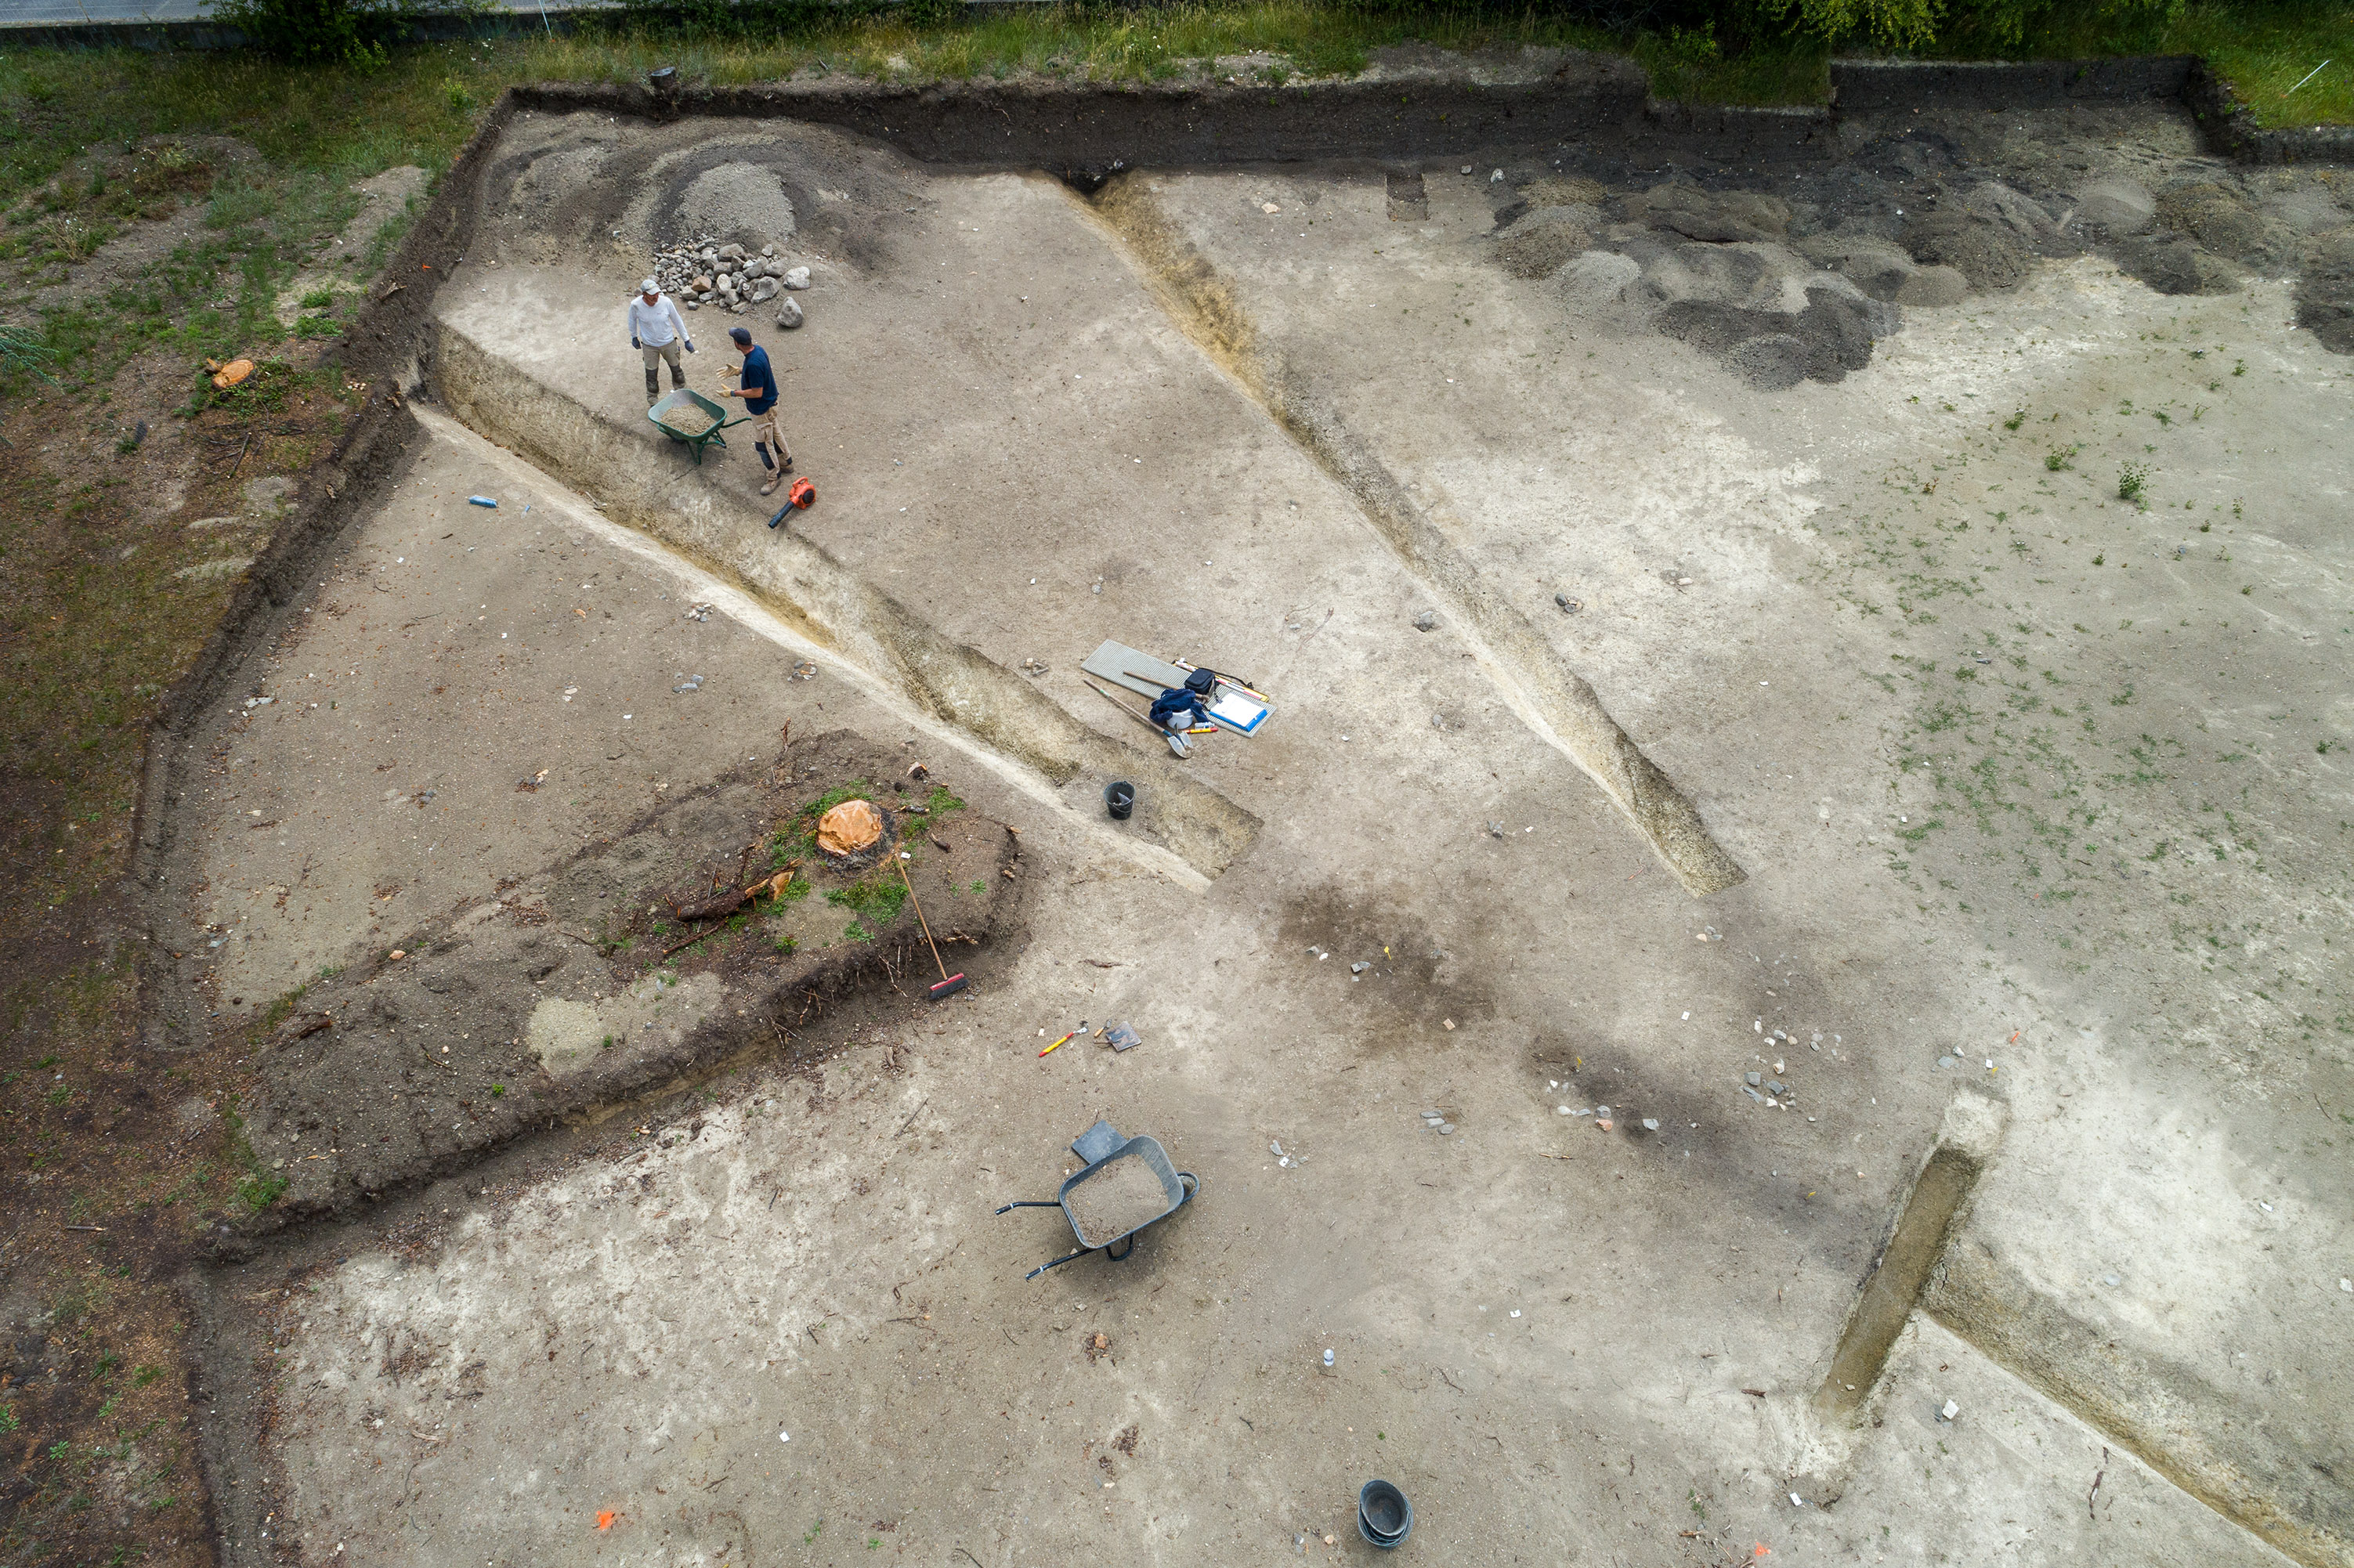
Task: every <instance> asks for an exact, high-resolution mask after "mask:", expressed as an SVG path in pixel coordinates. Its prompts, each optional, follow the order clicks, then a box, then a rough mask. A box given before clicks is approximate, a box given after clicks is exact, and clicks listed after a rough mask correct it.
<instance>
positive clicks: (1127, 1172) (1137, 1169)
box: [1063, 1155, 1169, 1246]
mask: <svg viewBox="0 0 2354 1568" xmlns="http://www.w3.org/2000/svg"><path fill="white" fill-rule="evenodd" d="M1063 1202H1064V1203H1065V1204H1066V1205H1067V1206H1068V1208H1069V1209H1070V1211H1071V1223H1072V1224H1073V1225H1075V1226H1076V1227H1077V1230H1078V1233H1079V1241H1080V1243H1081V1244H1082V1245H1087V1246H1101V1245H1104V1244H1105V1243H1106V1242H1110V1241H1117V1240H1119V1238H1120V1237H1121V1236H1122V1235H1125V1234H1127V1233H1128V1232H1129V1231H1132V1230H1134V1229H1136V1227H1137V1226H1139V1225H1146V1224H1151V1223H1152V1222H1153V1221H1155V1220H1157V1219H1159V1218H1160V1217H1161V1215H1163V1214H1165V1213H1168V1212H1169V1190H1168V1189H1167V1188H1165V1187H1163V1186H1161V1178H1160V1176H1159V1175H1157V1174H1156V1173H1155V1172H1154V1171H1153V1169H1152V1167H1151V1166H1150V1165H1147V1164H1146V1163H1145V1162H1144V1161H1143V1160H1140V1159H1139V1158H1137V1157H1136V1156H1135V1155H1129V1156H1128V1157H1127V1158H1125V1159H1121V1160H1113V1161H1112V1162H1111V1163H1110V1164H1108V1165H1107V1166H1105V1167H1103V1169H1101V1170H1099V1171H1097V1172H1096V1173H1095V1174H1094V1175H1092V1176H1090V1177H1088V1178H1087V1180H1086V1181H1082V1182H1080V1183H1079V1184H1078V1185H1077V1186H1076V1187H1074V1188H1072V1189H1071V1190H1070V1192H1067V1193H1066V1194H1065V1195H1064V1198H1063Z"/></svg>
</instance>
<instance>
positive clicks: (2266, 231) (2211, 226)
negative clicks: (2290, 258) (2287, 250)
mask: <svg viewBox="0 0 2354 1568" xmlns="http://www.w3.org/2000/svg"><path fill="white" fill-rule="evenodd" d="M2158 219H2159V221H2160V222H2162V223H2164V224H2165V225H2166V227H2167V228H2171V229H2173V230H2174V231H2175V232H2176V233H2178V234H2182V235H2187V236H2189V237H2190V238H2193V239H2196V240H2197V241H2198V242H2199V243H2200V245H2202V246H2204V247H2206V249H2209V250H2211V251H2213V252H2215V253H2216V254H2217V255H2219V256H2224V257H2229V258H2230V259H2231V260H2234V261H2243V262H2247V263H2249V264H2251V265H2254V266H2264V265H2266V264H2269V263H2271V262H2274V261H2277V260H2279V259H2280V256H2281V253H2282V250H2283V249H2284V247H2285V240H2286V238H2287V236H2286V234H2285V233H2284V232H2283V230H2282V228H2281V226H2280V225H2279V224H2277V223H2275V222H2274V221H2273V220H2272V219H2271V218H2268V217H2264V215H2263V214H2261V213H2259V212H2257V211H2256V209H2255V208H2254V207H2250V206H2249V205H2248V203H2247V202H2246V200H2245V199H2244V198H2243V197H2242V196H2241V195H2240V193H2239V192H2237V191H2234V190H2231V189H2228V188H2226V187H2224V186H2222V185H2217V184H2215V183H2214V182H2212V181H2211V180H2197V181H2193V182H2191V183H2190V184H2188V185H2174V186H2171V187H2169V188H2168V189H2167V190H2165V191H2162V192H2160V193H2159V195H2158ZM2167 292H2168V293H2179V292H2181V291H2179V290H2168V291H2167Z"/></svg>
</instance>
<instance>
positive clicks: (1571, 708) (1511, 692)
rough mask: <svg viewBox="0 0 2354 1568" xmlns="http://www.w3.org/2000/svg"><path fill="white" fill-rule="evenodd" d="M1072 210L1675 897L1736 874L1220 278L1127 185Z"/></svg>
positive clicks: (1692, 816)
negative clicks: (1402, 575) (1301, 384)
mask: <svg viewBox="0 0 2354 1568" xmlns="http://www.w3.org/2000/svg"><path fill="white" fill-rule="evenodd" d="M1074 199H1080V198H1077V197H1075V198H1074ZM1082 205H1083V206H1085V207H1087V210H1088V211H1089V212H1091V213H1092V214H1094V215H1095V216H1096V217H1097V218H1098V219H1099V220H1100V221H1101V222H1102V223H1103V224H1104V225H1105V226H1106V227H1107V228H1109V230H1110V231H1111V233H1112V234H1113V235H1114V236H1115V237H1116V238H1118V240H1119V243H1120V245H1121V247H1122V249H1123V250H1124V251H1125V252H1126V254H1127V255H1128V257H1129V260H1130V261H1131V262H1132V263H1133V264H1134V266H1135V267H1136V269H1137V270H1138V272H1139V273H1140V274H1141V275H1142V277H1143V279H1144V281H1145V284H1146V286H1147V288H1148V289H1150V291H1151V293H1152V295H1153V298H1154V299H1155V300H1156V301H1158V302H1159V303H1160V304H1161V308H1162V310H1163V311H1165V312H1166V313H1168V315H1169V317H1170V319H1171V320H1172V322H1173V323H1175V324H1176V325H1177V327H1178V328H1179V329H1180V330H1181V331H1182V332H1183V333H1184V334H1186V336H1187V337H1189V338H1191V339H1192V340H1193V343H1194V344H1195V345H1196V346H1198V347H1199V348H1200V349H1201V350H1202V352H1203V354H1204V355H1206V356H1208V358H1209V359H1210V360H1211V361H1212V363H1214V364H1215V365H1217V366H1219V367H1220V368H1221V369H1223V370H1224V371H1225V373H1226V374H1227V375H1229V376H1232V377H1233V378H1234V380H1235V383H1236V384H1237V385H1239V386H1240V387H1242V388H1243V390H1244V391H1245V392H1246V394H1248V396H1249V397H1251V399H1252V400H1253V401H1254V402H1256V403H1257V405H1258V406H1259V407H1260V408H1262V409H1263V410H1265V412H1266V413H1267V416H1268V418H1272V419H1273V420H1274V421H1275V422H1276V424H1277V425H1278V426H1279V427H1281V428H1282V429H1283V430H1284V431H1285V433H1286V434H1288V435H1289V436H1290V437H1291V439H1292V440H1294V441H1295V442H1297V443H1298V444H1299V447H1300V448H1301V450H1304V451H1305V452H1306V453H1307V454H1308V455H1309V456H1310V458H1311V459H1313V460H1314V461H1315V462H1316V464H1317V466H1318V467H1320V468H1321V469H1322V470H1323V471H1325V472H1326V473H1327V474H1329V475H1331V477H1332V479H1333V480H1334V481H1335V482H1338V483H1339V484H1340V485H1341V488H1342V489H1344V490H1345V491H1347V492H1348V493H1349V494H1350V495H1352V497H1354V498H1355V500H1356V503H1357V506H1358V509H1359V511H1360V512H1361V513H1362V514H1363V516H1364V518H1365V520H1366V522H1367V523H1368V524H1371V525H1372V528H1373V533H1374V534H1375V535H1377V536H1378V537H1379V538H1380V539H1381V540H1382V542H1383V543H1384V545H1386V546H1389V549H1390V551H1391V553H1392V555H1394V556H1395V557H1396V559H1397V561H1398V563H1399V564H1400V565H1401V566H1403V567H1405V570H1406V571H1407V572H1408V573H1410V574H1411V575H1412V576H1413V577H1414V578H1415V579H1416V581H1417V582H1419V583H1420V584H1422V585H1423V587H1424V588H1427V589H1428V590H1429V591H1430V592H1431V593H1432V594H1434V595H1435V596H1437V598H1438V599H1440V600H1441V601H1443V602H1444V603H1445V604H1446V606H1447V609H1448V610H1449V611H1450V612H1451V614H1452V616H1453V618H1454V620H1455V622H1456V625H1457V627H1458V630H1459V632H1460V633H1461V635H1462V636H1463V638H1464V640H1465V641H1466V642H1467V643H1469V646H1470V650H1471V652H1472V655H1473V657H1474V658H1476V659H1477V660H1478V661H1479V665H1480V668H1481V669H1482V670H1483V671H1484V672H1485V673H1487V675H1488V678H1489V679H1490V681H1491V682H1492V683H1494V684H1495V686H1496V689H1497V691H1498V693H1499V694H1500V695H1501V696H1502V697H1503V698H1504V701H1505V703H1506V704H1507V705H1509V706H1510V707H1511V709H1512V711H1513V712H1514V713H1515V714H1516V715H1519V717H1520V719H1521V721H1522V723H1524V724H1526V725H1527V726H1529V727H1530V728H1531V729H1532V730H1534V731H1535V732H1536V733H1537V735H1538V736H1541V737H1542V738H1543V740H1544V741H1545V743H1546V744H1547V745H1549V746H1551V747H1553V748H1554V749H1555V750H1557V751H1559V752H1561V753H1562V755H1564V757H1566V758H1569V759H1570V760H1571V761H1572V762H1574V763H1575V764H1576V765H1577V766H1578V767H1579V768H1582V769H1583V770H1584V771H1585V773H1586V775H1587V776H1588V777H1590V778H1592V779H1594V781H1595V782H1596V784H1598V785H1600V786H1601V787H1602V791H1603V793H1604V794H1605V795H1606V796H1607V797H1608V798H1609V799H1610V800H1611V802H1612V803H1613V804H1615V805H1616V806H1617V808H1618V809H1619V810H1622V811H1624V812H1625V813H1626V814H1627V816H1628V818H1629V819H1630V820H1632V821H1633V822H1634V824H1635V826H1636V828H1637V829H1638V831H1639V832H1641V833H1642V835H1643V837H1644V838H1645V840H1647V841H1648V842H1649V844H1650V846H1651V848H1652V849H1653V850H1654V851H1655V852H1656V853H1658V854H1659V858H1660V859H1661V860H1662V861H1665V862H1666V863H1667V865H1668V869H1669V870H1670V871H1671V872H1673V873H1674V874H1675V875H1676V878H1677V880H1678V881H1680V882H1681V883H1682V884H1683V885H1684V888H1685V890H1686V891H1687V892H1689V893H1691V894H1692V895H1694V896H1696V897H1697V896H1702V895H1707V894H1711V893H1716V892H1720V891H1722V890H1723V889H1724V888H1727V887H1730V886H1732V885H1734V884H1735V883H1737V882H1741V881H1743V880H1744V879H1745V877H1746V873H1744V871H1743V870H1742V869H1741V867H1740V866H1739V865H1738V864H1737V863H1735V862H1734V859H1733V857H1732V856H1731V855H1729V854H1727V853H1725V852H1724V849H1723V846H1722V845H1720V844H1718V843H1717V842H1716V840H1715V839H1714V837H1712V835H1711V834H1710V832H1709V831H1708V825H1707V823H1705V822H1704V821H1702V820H1701V814H1700V811H1699V810H1698V809H1697V808H1696V807H1694V806H1693V805H1692V803H1691V800H1687V799H1686V798H1685V796H1684V794H1683V792H1682V791H1681V789H1677V788H1676V786H1675V784H1674V782H1673V781H1672V780H1670V779H1669V778H1668V776H1667V775H1666V774H1665V773H1664V772H1662V771H1661V770H1660V769H1659V767H1658V765H1657V764H1655V763H1653V762H1652V761H1651V759H1650V758H1648V757H1646V756H1645V755H1643V751H1642V748H1641V747H1638V746H1637V745H1636V744H1635V742H1634V740H1633V738H1632V737H1631V736H1628V734H1627V732H1626V731H1625V730H1624V729H1622V728H1620V727H1619V726H1618V722H1617V720H1616V719H1614V718H1612V717H1611V716H1610V713H1609V710H1608V709H1606V707H1604V706H1603V705H1602V699H1601V697H1600V696H1599V695H1598V694H1596V692H1595V690H1594V688H1593V686H1592V685H1591V684H1589V683H1587V682H1586V680H1585V677H1584V676H1583V675H1580V674H1579V673H1577V672H1576V671H1575V670H1574V669H1572V668H1571V667H1570V665H1569V663H1568V662H1567V661H1566V660H1564V658H1563V657H1562V656H1561V654H1560V652H1558V651H1557V650H1556V649H1554V647H1553V644H1552V643H1551V642H1549V641H1546V640H1545V638H1544V637H1543V635H1542V634H1541V633H1539V632H1538V630H1537V629H1536V628H1535V627H1534V626H1532V625H1531V624H1530V623H1529V620H1528V618H1527V617H1525V616H1523V615H1522V614H1521V612H1520V611H1519V610H1517V609H1513V608H1512V606H1511V604H1510V603H1509V602H1508V601H1507V600H1506V599H1504V597H1503V596H1502V595H1501V594H1500V593H1498V592H1497V591H1496V589H1495V588H1493V587H1492V586H1490V584H1489V583H1488V582H1487V581H1486V580H1485V579H1484V578H1483V577H1481V575H1480V573H1479V568H1478V567H1475V566H1474V565H1473V564H1472V563H1471V562H1470V561H1469V559H1467V558H1466V557H1465V556H1464V555H1463V553H1462V552H1461V551H1460V550H1458V549H1457V548H1456V547H1455V546H1453V545H1452V544H1450V543H1448V541H1447V536H1446V535H1444V534H1443V533H1441V532H1440V530H1439V528H1438V526H1437V524H1435V523H1433V522H1432V521H1431V520H1430V517H1429V516H1428V514H1426V513H1425V512H1424V510H1423V509H1422V507H1421V506H1420V505H1419V504H1417V503H1416V502H1415V501H1414V500H1413V498H1412V497H1411V496H1409V495H1408V494H1407V493H1406V489H1405V485H1403V484H1401V483H1400V482H1398V480H1397V477H1396V476H1395V475H1394V474H1393V473H1391V472H1390V471H1389V469H1388V468H1387V467H1386V466H1385V465H1384V463H1383V462H1382V461H1381V460H1380V459H1379V458H1378V457H1376V456H1375V455H1374V454H1373V451H1372V450H1369V449H1368V448H1367V447H1366V445H1365V443H1364V442H1363V440H1362V439H1360V438H1359V437H1358V436H1357V435H1356V434H1355V433H1354V432H1353V431H1352V430H1350V429H1348V427H1347V425H1346V424H1345V423H1344V421H1343V420H1342V419H1341V417H1340V415H1339V414H1338V413H1337V412H1335V411H1334V410H1333V409H1331V408H1329V407H1327V406H1326V405H1325V404H1324V403H1322V402H1321V401H1320V400H1319V399H1317V398H1315V397H1311V396H1310V395H1308V394H1306V393H1304V392H1301V391H1299V389H1297V388H1296V387H1292V386H1291V385H1290V384H1289V381H1288V377H1287V376H1285V374H1284V367H1283V365H1282V363H1281V361H1280V360H1279V359H1278V358H1277V357H1276V356H1275V355H1273V354H1272V353H1271V352H1269V351H1268V350H1267V348H1266V347H1265V345H1263V344H1261V343H1260V342H1259V340H1258V335H1257V330H1256V328H1255V327H1254V326H1253V324H1252V323H1251V320H1250V317H1249V314H1248V313H1246V311H1245V310H1244V308H1243V305H1242V302H1240V300H1239V299H1237V298H1236V296H1235V290H1234V286H1233V284H1232V283H1230V282H1229V281H1227V280H1225V278H1223V277H1221V276H1220V275H1219V273H1218V271H1217V270H1216V268H1214V266H1212V265H1211V263H1210V261H1209V260H1208V259H1207V258H1206V257H1204V256H1203V255H1202V253H1201V252H1200V251H1199V250H1198V249H1196V248H1195V247H1194V246H1193V243H1192V242H1191V241H1190V240H1188V239H1187V238H1185V237H1184V235H1183V234H1182V233H1181V232H1180V231H1179V230H1178V228H1177V227H1176V226H1175V225H1174V224H1172V222H1170V220H1169V219H1168V217H1166V216H1165V215H1164V214H1163V213H1162V212H1161V210H1160V208H1159V207H1157V206H1156V205H1155V204H1154V202H1153V200H1152V196H1151V193H1150V189H1149V188H1148V187H1147V186H1146V185H1144V184H1142V183H1141V181H1140V177H1139V176H1137V175H1125V176H1123V177H1121V178H1119V179H1116V180H1113V181H1111V182H1110V183H1108V184H1107V185H1104V186H1102V188H1101V189H1100V190H1099V191H1098V192H1097V194H1096V195H1095V196H1093V197H1092V198H1091V199H1087V200H1084V201H1083V202H1082Z"/></svg>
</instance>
